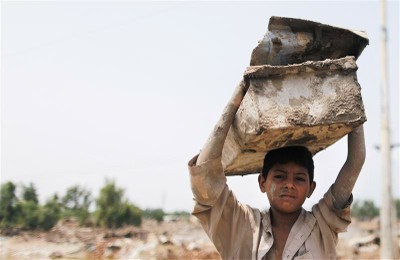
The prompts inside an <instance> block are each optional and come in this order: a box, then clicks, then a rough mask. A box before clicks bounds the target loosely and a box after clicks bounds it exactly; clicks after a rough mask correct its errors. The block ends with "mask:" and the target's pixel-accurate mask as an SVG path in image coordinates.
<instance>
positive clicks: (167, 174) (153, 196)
mask: <svg viewBox="0 0 400 260" xmlns="http://www.w3.org/2000/svg"><path fill="white" fill-rule="evenodd" d="M386 4H387V32H388V45H387V46H388V64H389V66H388V68H389V70H388V74H389V88H390V90H389V91H390V105H391V107H390V112H391V139H392V143H393V144H395V143H399V105H398V103H399V90H398V86H399V76H398V75H399V60H400V57H399V31H400V30H399V2H398V1H387V2H386ZM271 16H284V17H293V18H301V19H308V20H312V21H316V22H320V23H325V24H329V25H333V26H338V27H343V28H349V29H357V30H363V31H366V33H367V35H368V37H369V41H370V43H369V46H367V47H366V48H365V49H364V51H363V53H362V54H361V56H360V57H359V59H358V61H357V64H358V66H359V69H358V72H357V76H358V81H359V83H360V85H361V87H362V97H363V102H364V106H365V110H366V115H367V119H368V121H367V122H366V123H365V125H364V128H365V135H366V148H367V158H366V162H365V164H364V167H363V170H362V172H361V175H360V177H359V179H358V181H357V183H356V186H355V188H354V199H355V200H366V199H368V200H373V201H374V202H375V203H376V204H377V205H379V204H380V199H381V177H380V176H381V157H380V153H379V151H378V150H377V149H375V148H374V147H375V146H376V145H379V142H380V120H381V118H380V115H381V108H380V106H381V102H380V87H381V76H380V75H381V70H380V46H381V45H380V39H381V38H380V37H381V33H380V32H381V31H380V5H379V1H264V2H263V1H258V2H238V1H235V2H229V1H221V2H214V1H190V2H188V1H175V2H167V1H162V2H138V1H118V2H116V1H2V2H1V183H4V182H7V181H13V182H14V183H16V184H18V185H21V184H26V185H27V184H29V183H30V182H32V183H34V185H35V186H36V188H37V191H38V193H39V198H40V200H41V202H44V201H45V199H46V198H48V197H50V196H51V195H52V194H54V193H57V194H59V195H61V196H62V195H63V194H64V193H65V191H66V189H67V188H68V187H71V186H73V185H80V186H81V187H84V188H86V189H89V190H90V191H92V193H93V195H94V196H97V194H98V191H99V189H100V188H101V187H102V186H103V185H104V183H105V180H106V179H113V180H114V181H115V183H116V185H117V186H119V187H121V188H123V189H124V190H125V195H126V197H127V198H128V199H129V200H130V201H131V202H133V203H134V204H136V205H138V206H139V207H141V208H163V209H164V210H166V211H174V210H186V211H190V210H191V209H192V207H193V199H192V198H193V196H192V193H191V189H190V182H189V174H188V170H187V162H188V161H189V159H191V158H192V157H193V156H194V155H195V154H197V153H198V152H199V151H200V149H201V148H202V146H203V144H204V142H205V141H206V139H207V137H208V135H209V133H210V132H211V130H212V128H213V126H214V124H215V123H216V122H217V120H218V118H219V116H220V114H221V112H222V110H223V108H224V106H225V104H226V102H227V101H228V99H229V98H230V96H231V94H232V92H233V90H234V88H235V86H236V84H237V83H238V82H239V81H240V80H241V78H242V75H243V72H244V70H245V69H246V67H247V66H249V61H250V55H251V51H252V50H253V48H254V47H255V46H256V45H257V43H258V41H259V40H261V39H262V37H263V36H264V34H265V33H266V31H267V25H268V20H269V18H270V17H271ZM398 150H399V149H393V150H392V156H393V165H392V169H393V175H394V176H393V190H394V194H395V196H396V197H399V186H400V184H399V183H400V182H399V178H398V169H399V166H398V161H400V157H399V151H398ZM346 155H347V144H346V137H345V138H343V139H341V140H340V141H339V142H337V143H335V144H334V145H332V146H331V147H329V148H327V149H326V150H324V151H321V152H319V153H318V154H317V155H316V156H315V157H314V161H315V180H316V182H317V188H316V190H315V192H314V194H313V195H312V197H311V198H310V199H308V200H307V201H306V203H305V205H304V206H305V208H308V209H309V208H310V207H311V205H312V204H313V203H316V202H318V200H319V199H320V198H321V197H322V196H323V194H324V193H325V192H326V190H327V189H328V188H329V187H330V185H331V184H332V183H333V182H334V180H335V178H336V176H337V173H338V172H339V170H340V168H341V166H342V165H343V163H344V161H345V158H346ZM228 185H229V186H230V188H231V189H232V190H233V191H234V192H235V194H236V195H237V197H238V199H239V200H240V201H241V202H243V203H245V204H249V205H251V206H253V207H257V208H260V209H265V208H267V207H268V201H267V198H266V195H265V194H262V193H261V192H260V191H259V188H258V184H257V175H254V174H253V175H248V176H245V177H229V178H228Z"/></svg>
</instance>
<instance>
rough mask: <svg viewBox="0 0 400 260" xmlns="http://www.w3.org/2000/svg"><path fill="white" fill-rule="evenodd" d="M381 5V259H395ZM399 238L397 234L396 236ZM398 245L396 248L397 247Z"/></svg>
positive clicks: (387, 103) (385, 32)
mask: <svg viewBox="0 0 400 260" xmlns="http://www.w3.org/2000/svg"><path fill="white" fill-rule="evenodd" d="M380 4H381V79H382V80H381V109H382V111H381V156H382V205H381V212H380V229H381V230H380V231H381V243H380V244H381V252H380V258H381V259H394V258H395V255H396V254H395V253H397V252H396V251H397V249H396V248H397V241H396V243H394V235H395V232H396V233H397V230H395V229H397V227H396V226H394V225H393V224H394V223H393V215H394V212H393V211H394V208H393V205H394V200H393V194H392V171H391V152H390V150H391V149H390V123H389V91H388V89H389V88H388V84H387V74H388V73H387V71H388V69H387V51H386V43H387V29H386V3H385V0H381V1H380ZM396 236H397V234H396ZM396 239H397V238H396ZM395 244H396V247H395Z"/></svg>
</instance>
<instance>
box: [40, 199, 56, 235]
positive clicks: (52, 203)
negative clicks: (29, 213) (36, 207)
mask: <svg viewBox="0 0 400 260" xmlns="http://www.w3.org/2000/svg"><path fill="white" fill-rule="evenodd" d="M60 216H61V205H60V202H59V200H58V196H57V195H54V196H53V197H52V198H51V199H49V200H48V201H47V202H46V203H45V204H44V205H43V207H41V208H40V211H39V228H41V229H43V230H45V231H47V230H50V229H51V228H52V227H53V226H54V225H55V224H57V222H58V220H60Z"/></svg>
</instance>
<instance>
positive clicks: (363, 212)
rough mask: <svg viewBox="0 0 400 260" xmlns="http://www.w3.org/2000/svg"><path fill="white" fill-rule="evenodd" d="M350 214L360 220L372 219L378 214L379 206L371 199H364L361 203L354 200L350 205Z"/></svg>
mask: <svg viewBox="0 0 400 260" xmlns="http://www.w3.org/2000/svg"><path fill="white" fill-rule="evenodd" d="M352 215H353V216H354V217H355V218H358V219H360V220H367V219H372V218H374V217H377V216H379V208H377V207H376V206H375V204H374V202H373V201H371V200H365V201H363V202H362V203H361V202H360V201H356V202H354V204H353V207H352Z"/></svg>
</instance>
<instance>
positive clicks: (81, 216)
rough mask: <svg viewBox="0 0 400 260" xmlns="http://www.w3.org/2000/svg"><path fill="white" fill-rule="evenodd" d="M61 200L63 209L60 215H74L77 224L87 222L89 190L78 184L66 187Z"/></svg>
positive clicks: (67, 216) (90, 198)
mask: <svg viewBox="0 0 400 260" xmlns="http://www.w3.org/2000/svg"><path fill="white" fill-rule="evenodd" d="M61 201H62V209H63V213H62V216H63V217H64V218H69V217H74V218H75V219H76V220H77V221H78V223H79V225H86V224H88V223H89V219H90V211H89V207H90V204H91V203H92V196H91V194H90V191H88V190H86V189H84V188H82V187H80V186H78V185H76V186H72V187H70V188H68V189H67V192H66V194H65V195H64V197H63V198H62V200H61Z"/></svg>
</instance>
